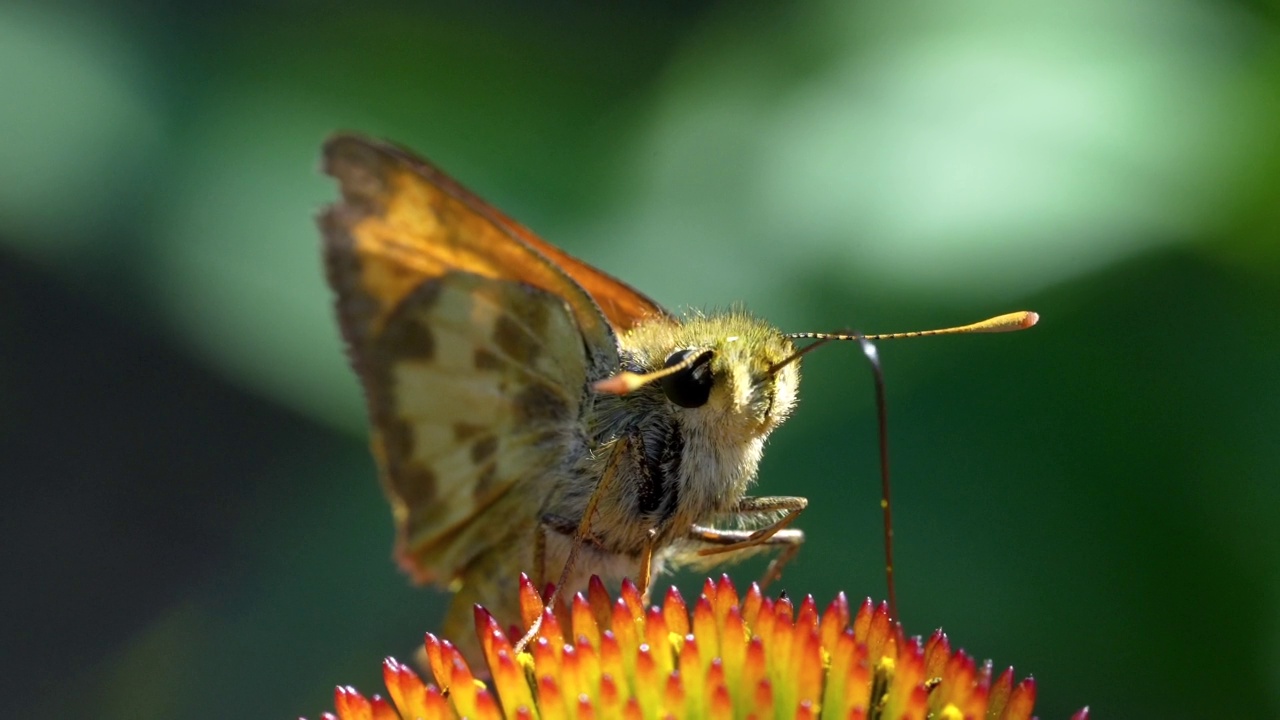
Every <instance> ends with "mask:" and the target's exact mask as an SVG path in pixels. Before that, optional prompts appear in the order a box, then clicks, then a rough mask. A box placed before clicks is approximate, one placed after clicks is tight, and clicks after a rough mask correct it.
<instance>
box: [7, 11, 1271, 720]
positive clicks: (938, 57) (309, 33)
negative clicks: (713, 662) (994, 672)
mask: <svg viewBox="0 0 1280 720" xmlns="http://www.w3.org/2000/svg"><path fill="white" fill-rule="evenodd" d="M0 98H2V100H0V178H3V181H0V477H2V478H3V481H4V501H3V511H2V513H3V514H2V515H0V517H2V518H3V524H2V525H0V544H2V546H3V547H4V552H3V558H4V564H5V570H4V576H5V577H6V578H7V580H6V581H5V586H6V588H7V589H6V590H5V591H4V592H3V593H0V596H2V597H3V600H0V602H2V603H3V605H2V606H0V623H2V624H3V625H2V627H3V635H2V636H0V662H2V663H3V665H2V666H0V696H3V697H4V698H5V706H6V707H7V708H8V709H9V711H13V712H14V714H13V715H12V716H13V717H29V718H44V717H48V718H55V717H59V718H60V717H73V716H79V717H97V718H142V717H157V718H161V717H174V718H177V717H181V718H197V719H198V718H215V717H263V718H267V717H296V716H298V715H302V714H305V715H309V716H311V717H315V716H317V715H318V714H319V713H320V712H322V711H324V710H326V709H328V708H330V707H331V706H330V702H331V692H332V688H333V686H334V685H336V684H339V683H343V684H345V683H351V684H355V685H357V686H359V687H360V688H362V689H363V690H366V691H377V690H378V689H379V688H380V669H379V661H380V659H381V658H382V657H383V656H385V655H388V654H394V655H397V656H399V657H401V658H406V659H407V658H408V657H409V656H410V655H411V653H412V651H413V648H414V647H415V646H416V644H417V643H418V642H419V641H420V638H421V634H422V632H423V631H424V630H427V629H433V628H435V626H436V623H437V622H438V620H439V617H440V615H441V613H442V610H443V606H444V602H445V598H444V596H443V595H441V594H440V593H439V592H436V591H434V590H429V589H416V588H412V587H410V586H409V585H408V584H407V582H406V580H405V579H404V578H403V577H402V576H401V575H400V574H399V573H398V571H397V570H396V568H395V567H394V565H393V563H392V562H391V560H390V547H391V539H392V530H391V523H390V518H389V513H388V511H387V508H386V506H385V504H384V503H383V500H382V498H381V495H380V492H379V490H378V487H377V483H376V482H375V479H374V472H373V467H372V463H371V461H370V459H369V457H368V455H367V451H366V447H365V425H364V417H363V409H362V405H361V400H360V397H359V393H358V391H357V386H356V383H355V380H354V378H353V377H352V375H351V374H350V372H349V371H348V369H347V368H346V366H345V364H344V360H343V356H342V353H341V351H340V348H339V343H338V338H337V333H336V331H335V327H334V323H333V321H332V318H331V315H330V300H329V294H328V292H327V289H326V287H325V286H324V284H323V281H322V276H321V271H320V261H319V254H318V238H317V234H316V232H315V229H314V225H313V218H314V217H315V215H316V213H317V211H318V210H319V208H320V207H321V206H322V204H323V203H325V202H327V201H329V200H330V199H332V198H333V196H334V189H333V187H332V186H331V184H330V183H329V182H327V180H326V179H325V178H323V177H322V176H321V175H320V174H319V173H318V170H317V154H318V149H319V146H320V143H321V142H322V140H323V139H324V138H325V136H326V135H328V134H329V133H331V132H332V131H334V130H337V129H355V130H360V131H363V132H367V133H370V134H373V135H378V136H384V137H387V138H391V139H394V140H396V141H398V142H400V143H403V144H406V145H409V146H411V147H414V148H416V149H417V150H419V151H420V152H421V153H422V154H424V155H426V156H428V157H431V158H433V159H434V160H435V161H436V162H437V163H439V164H440V165H442V166H443V167H444V168H446V169H448V170H449V171H450V172H451V173H452V174H454V175H455V176H456V177H458V178H460V179H461V180H462V181H463V182H464V183H466V184H468V185H469V186H471V187H472V188H474V189H475V190H477V191H478V192H479V193H481V194H482V195H483V196H485V197H487V198H490V199H491V200H492V201H493V202H494V203H495V204H496V205H498V206H499V207H502V208H504V209H506V210H507V211H508V212H509V213H510V214H511V215H513V216H515V217H517V218H520V219H521V220H523V221H524V222H525V223H527V224H528V225H530V226H531V227H533V228H534V229H535V230H537V231H538V232H540V233H541V234H542V235H543V236H544V237H546V238H548V239H550V240H552V241H553V242H555V243H557V244H560V245H562V246H563V247H565V248H567V249H569V250H570V251H572V252H574V253H576V254H578V255H580V256H581V257H583V258H586V259H588V260H589V261H591V262H593V263H594V264H597V265H599V266H600V267H603V268H605V269H607V270H609V271H612V272H614V273H616V274H618V275H621V276H622V277H624V278H625V279H627V280H628V281H630V282H632V283H633V284H634V285H636V286H637V287H640V288H642V289H644V290H645V291H646V292H648V293H649V294H651V295H652V296H653V297H655V298H656V299H658V300H659V301H660V302H662V303H664V304H666V305H668V306H670V307H676V308H680V307H694V308H711V307H723V306H727V305H729V304H731V303H734V302H742V303H745V304H746V305H747V306H748V307H750V308H752V309H754V310H755V311H757V312H759V313H760V314H762V315H764V316H765V317H767V318H769V319H771V320H772V321H774V322H776V323H777V324H779V325H780V326H781V327H783V328H785V329H788V330H797V331H798V330H832V329H838V328H842V327H857V328H859V329H862V330H864V331H885V330H906V329H916V328H921V327H927V326H939V325H945V324H955V323H961V322H967V321H971V320H975V319H978V318H980V317H985V316H988V315H992V314H996V313H999V312H1004V311H1007V310H1013V309H1020V308H1024V307H1025V308H1030V309H1035V310H1038V311H1039V312H1040V313H1041V314H1042V316H1043V320H1042V323H1041V325H1040V326H1039V327H1038V328H1036V329H1035V330H1033V331H1031V332H1028V333H1023V334H1018V335H1005V336H987V337H963V338H949V339H935V340H923V341H913V342H903V343H899V344H893V345H884V346H882V347H881V354H882V357H883V359H884V363H885V373H886V376H887V380H888V384H889V394H890V418H891V420H890V422H891V433H890V440H891V444H892V450H893V458H894V473H895V483H896V485H895V489H896V500H897V511H898V515H897V523H898V526H897V551H898V554H899V582H900V585H899V593H900V598H901V606H902V612H903V615H904V618H905V622H906V624H907V627H908V629H909V631H911V632H913V633H924V634H927V633H928V632H930V631H931V630H932V629H933V628H935V627H938V626H942V627H944V628H946V629H947V630H948V631H949V632H950V633H951V635H952V637H953V638H954V639H955V641H956V642H957V643H958V644H960V645H962V646H963V647H965V648H967V649H968V650H969V651H971V652H972V653H974V654H975V655H977V656H979V657H990V658H993V659H994V660H995V662H996V664H997V666H1004V665H1008V664H1014V665H1015V666H1016V667H1017V669H1018V671H1019V673H1020V674H1027V673H1030V674H1034V675H1035V677H1036V678H1037V680H1038V682H1039V684H1040V702H1039V709H1040V712H1039V714H1040V716H1041V717H1044V718H1061V717H1066V716H1067V714H1068V713H1070V712H1071V711H1073V710H1074V709H1076V708H1078V707H1080V706H1082V705H1086V704H1088V705H1091V706H1092V707H1093V708H1094V711H1095V716H1096V717H1111V718H1148V717H1149V718H1155V717H1161V718H1200V717H1280V650H1278V649H1277V648H1280V527H1278V526H1280V483H1278V482H1277V480H1278V479H1280V477H1278V476H1280V473H1278V472H1277V470H1280V440H1278V439H1277V429H1278V428H1280V402H1278V401H1280V379H1277V373H1276V368H1277V358H1278V357H1280V320H1277V313H1278V312H1280V246H1278V245H1277V239H1278V238H1280V6H1277V5H1276V4H1275V3H1274V2H1268V1H1267V0H1159V1H1157V0H1079V1H1077V2H1071V3H1062V2H1054V1H1052V0H1034V1H1030V0H1029V1H1026V2H1021V3H1006V2H1001V1H999V0H974V1H973V2H965V3H954V2H889V1H884V0H882V1H879V2H844V1H840V0H827V1H826V2H810V3H794V4H793V3H787V4H778V5H775V4H773V3H766V2H761V1H759V0H746V1H745V2H674V1H673V2H665V3H642V2H615V3H582V4H578V3H569V2H550V3H541V4H536V5H535V4H533V3H521V2H514V1H508V2H502V1H499V0H489V1H487V2H480V3H464V2H454V3H445V4H440V3H429V2H412V3H410V2H391V1H388V0H382V1H379V2H366V3H358V4H357V3H338V2H306V1H303V0H296V1H294V2H283V3H276V4H275V5H274V6H269V7H263V6H261V5H259V4H257V3H244V2H226V3H187V2H165V1H164V0H122V1H121V2H115V3H110V4H103V3H93V2H87V1H86V2H81V3H77V2H73V1H70V0H66V1H55V2H39V3H37V2H34V1H32V2H24V1H23V0H9V1H8V2H5V3H4V4H3V5H0ZM805 376H806V377H805V383H804V387H803V391H802V402H801V405H800V408H799V410H798V413H797V415H796V416H795V417H794V419H793V420H792V421H791V422H790V423H789V424H788V425H787V426H785V427H784V428H782V429H781V430H780V431H779V432H778V433H777V434H776V435H775V440H774V441H773V442H772V443H771V447H770V450H769V452H768V454H767V458H766V461H765V465H764V468H763V470H762V473H761V483H760V487H759V490H760V491H761V492H765V493H774V494H799V495H805V496H807V497H809V498H810V500H811V505H810V510H809V511H808V512H807V513H806V514H805V515H804V517H803V519H802V521H801V523H800V524H801V525H802V526H803V527H804V529H805V530H806V531H807V532H808V533H809V538H810V540H809V543H808V544H807V545H806V547H805V549H804V551H803V552H802V553H801V555H800V557H799V559H798V560H797V562H796V563H795V564H794V565H793V566H792V567H791V569H790V572H789V574H788V575H787V577H786V579H785V582H784V583H783V586H784V587H785V588H786V589H787V590H788V591H789V592H790V593H791V594H792V595H797V594H801V593H813V594H814V595H815V596H817V598H819V599H820V600H821V601H823V602H825V601H826V600H827V599H829V598H830V597H831V596H832V595H833V594H834V593H835V592H836V591H837V590H840V589H843V590H846V591H848V592H849V593H850V594H851V595H852V596H854V597H855V598H856V597H861V596H866V595H873V596H875V597H883V595H884V580H883V577H882V569H881V562H880V553H881V539H880V538H881V525H880V519H879V514H878V506H877V499H878V489H877V485H876V483H877V480H876V477H877V466H876V461H875V443H876V435H875V423H874V421H873V407H872V387H871V384H870V381H869V374H868V372H867V370H866V367H865V365H864V364H863V363H862V362H861V360H860V355H859V353H858V352H857V349H856V347H842V348H829V349H824V350H823V351H822V352H820V353H818V354H815V355H813V356H810V358H809V359H807V360H806V364H805ZM759 569H760V568H759V566H755V565H748V566H745V567H743V568H742V569H741V570H740V571H738V572H737V573H736V575H735V576H736V577H737V578H738V580H739V581H740V582H741V583H743V584H745V583H746V582H747V581H749V580H750V579H751V578H752V577H754V576H755V574H756V573H758V572H759ZM678 580H679V581H680V582H681V584H682V585H683V586H684V587H685V588H686V589H688V590H690V591H692V590H693V588H695V587H696V585H697V582H698V578H697V577H691V576H682V577H680V578H678ZM6 712H8V711H6Z"/></svg>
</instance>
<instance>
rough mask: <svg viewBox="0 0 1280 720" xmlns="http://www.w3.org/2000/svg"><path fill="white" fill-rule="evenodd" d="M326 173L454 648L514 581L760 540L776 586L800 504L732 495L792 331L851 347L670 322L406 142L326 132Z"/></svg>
mask: <svg viewBox="0 0 1280 720" xmlns="http://www.w3.org/2000/svg"><path fill="white" fill-rule="evenodd" d="M323 162H324V170H325V172H326V173H328V174H329V175H331V176H333V177H334V178H335V179H336V180H337V181H338V183H339V185H340V188H341V195H342V198H341V200H340V201H339V202H337V203H335V204H333V205H332V206H330V207H329V208H327V210H326V211H325V212H324V213H323V215H322V216H321V218H320V220H319V224H320V228H321V231H322V233H323V236H324V254H325V263H326V266H327V271H328V278H329V283H330V284H331V285H332V287H333V289H334V291H335V292H336V295H337V301H336V305H337V314H338V320H339V324H340V325H341V329H342V334H343V337H344V339H345V341H346V344H347V349H348V353H349V356H350V360H351V363H352V365H353V366H354V368H355V371H356V373H357V374H358V375H359V377H360V380H361V382H362V384H363V386H364V392H365V398H366V400H367V404H368V411H369V419H370V424H371V426H372V440H371V445H372V451H373V455H374V457H375V458H376V461H377V465H378V467H379V470H380V475H381V479H382V484H383V487H384V489H385V491H386V494H387V497H388V498H389V500H390V502H391V507H392V513H393V515H394V518H395V524H396V528H397V539H396V548H395V556H396V558H397V559H398V561H399V563H400V565H401V567H402V568H404V570H405V571H406V572H408V573H409V575H411V576H412V577H413V579H414V580H416V581H418V582H421V583H438V584H441V585H444V586H446V587H448V588H449V589H450V590H452V591H453V592H455V593H456V596H455V597H454V599H453V603H452V605H451V607H450V609H449V611H448V614H447V617H446V621H445V628H444V632H445V633H446V634H447V635H449V636H450V637H453V638H457V639H469V638H472V637H473V634H472V633H471V632H470V627H471V623H472V606H473V604H476V603H479V604H483V605H484V606H485V607H487V608H488V609H489V610H490V611H491V612H492V613H493V614H494V615H495V616H496V617H497V618H498V619H499V620H500V621H501V622H502V623H503V624H504V625H506V624H516V623H518V622H519V620H520V612H519V605H518V597H517V592H516V583H515V578H516V576H517V573H521V572H524V573H527V574H528V575H529V576H530V577H532V578H533V579H534V580H535V582H536V583H537V584H538V586H541V585H542V583H544V582H547V581H556V580H558V582H557V592H573V591H577V590H581V589H585V587H586V584H587V582H588V579H589V578H590V576H592V575H599V576H601V577H602V578H603V579H605V580H606V581H614V582H616V581H618V580H620V579H622V578H628V577H629V578H633V579H634V580H635V581H636V583H637V584H638V585H639V587H640V589H641V590H642V591H644V590H646V589H647V588H648V586H649V583H650V582H651V580H652V578H653V577H654V576H656V575H658V574H660V573H662V572H664V571H665V570H668V569H670V568H673V567H676V566H695V567H704V566H708V565H712V564H717V563H721V562H724V561H726V560H733V559H738V558H741V557H744V556H747V555H750V554H753V553H756V552H761V551H770V550H772V551H775V553H776V554H775V557H774V559H773V561H772V563H771V564H770V566H769V569H768V570H767V571H766V576H765V578H764V582H768V581H769V580H771V579H775V578H776V577H778V574H779V573H780V572H781V570H782V567H783V565H784V564H785V563H786V561H787V560H788V559H790V558H791V557H792V556H793V555H794V554H795V553H796V551H797V550H798V549H799V547H800V544H801V542H802V541H803V538H804V535H803V533H802V532H801V531H800V530H798V529H796V528H793V527H791V525H792V523H793V522H794V521H795V519H796V518H797V516H798V515H799V514H800V512H801V511H803V510H804V508H805V506H806V504H807V500H806V499H805V498H802V497H755V496H751V495H748V494H747V491H748V489H749V488H750V487H751V485H752V483H753V482H754V481H755V478H756V471H757V468H758V466H759V463H760V458H761V454H762V452H763V450H764V443H765V439H766V438H767V437H768V436H769V434H770V433H771V432H773V430H774V429H776V428H777V427H778V426H779V425H781V424H782V423H783V422H784V421H785V420H786V419H787V417H788V416H789V415H790V414H791V411H792V410H793V408H794V407H795V404H796V400H797V390H798V386H799V382H800V362H799V360H800V356H801V355H802V354H803V353H804V352H805V351H807V350H809V349H812V347H815V345H810V346H808V347H806V348H803V349H801V348H798V347H797V345H796V341H797V340H800V339H816V340H817V341H818V342H819V343H821V342H824V341H827V340H832V339H846V340H847V339H861V338H862V336H855V335H825V334H819V333H798V334H786V333H783V332H782V331H780V330H778V329H777V328H775V327H773V326H772V325H770V324H769V323H767V322H765V321H763V320H761V319H759V318H756V317H754V316H752V315H750V314H748V313H746V312H743V311H740V310H733V311H728V312H720V313H712V314H705V315H704V314H694V315H689V316H684V317H681V316H677V315H673V314H672V313H670V312H667V311H666V310H664V309H663V308H662V307H661V306H660V305H658V304H657V303H656V302H654V301H653V300H651V299H649V298H648V297H645V296H644V295H643V294H642V293H640V292H638V291H637V290H635V289H633V288H631V287H630V286H628V285H627V284H626V283H624V282H622V281H620V280H618V279H616V278H614V277H611V276H610V275H608V274H606V273H604V272H602V271H600V270H597V269H596V268H594V267H592V266H590V265H588V264H586V263H584V262H582V261H581V260H578V259H576V258H574V257H572V256H570V255H569V254H567V253H565V252H564V251H562V250H559V249H557V248H556V247H554V246H552V245H550V244H548V243H547V242H545V241H543V240H541V239H539V238H538V237H537V236H536V235H534V234H533V233H532V232H530V231H529V230H528V229H526V228H525V227H523V226H522V225H520V224H518V223H516V222H515V221H513V220H511V219H510V218H508V217H507V216H506V215H504V214H503V213H501V212H500V211H498V210H496V209H495V208H493V207H492V206H490V205H489V204H487V203H485V202H484V201H483V200H481V199H480V198H478V197H476V196H475V195H474V194H472V193H471V192H469V191H468V190H466V189H465V188H463V187H462V186H461V185H459V184H458V183H456V182H454V181H453V180H452V179H450V178H449V177H448V176H447V175H445V174H444V173H442V172H441V171H440V170H438V169H437V168H435V167H434V166H432V165H431V164H430V163H428V162H426V161H425V160H422V159H420V158H417V157H415V156H413V155H412V154H411V153H409V152H407V151H405V150H402V149H400V148H398V147H394V146H391V145H388V144H384V143H381V142H377V141H373V140H369V139H366V138H362V137H358V136H352V135H340V136H337V137H334V138H332V139H331V140H330V141H329V142H328V143H327V144H326V145H325V148H324V160H323ZM1034 322H1035V315H1034V313H1014V314H1012V315H1006V316H1001V317H1000V318H995V319H993V320H990V321H986V322H985V323H979V324H976V325H971V326H965V327H962V328H951V329H947V330H939V331H927V332H924V333H900V334H897V335H894V336H867V337H868V338H871V339H876V338H885V337H897V336H914V335H924V334H942V333H954V332H999V331H1005V330H1014V329H1020V328H1022V327H1027V326H1029V325H1031V324H1033V323H1034ZM464 642H465V640H464ZM470 650H471V652H472V653H474V652H475V649H474V648H470Z"/></svg>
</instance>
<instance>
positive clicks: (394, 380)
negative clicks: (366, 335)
mask: <svg viewBox="0 0 1280 720" xmlns="http://www.w3.org/2000/svg"><path fill="white" fill-rule="evenodd" d="M358 352H360V351H358ZM357 360H359V362H360V364H361V365H362V366H363V367H365V368H366V370H367V377H366V379H365V391H366V395H367V397H368V402H369V412H370V417H371V420H372V425H373V428H374V433H373V447H374V454H375V455H376V456H377V457H378V459H379V463H380V465H381V469H382V477H383V483H384V486H385V488H386V491H387V493H388V495H389V496H390V499H391V503H392V507H393V512H394V515H395V517H396V520H397V526H398V532H399V540H398V550H397V554H398V556H399V558H400V560H401V563H402V564H403V565H404V566H405V567H406V569H408V570H410V571H411V572H412V574H413V575H414V576H415V577H416V578H418V579H419V580H423V581H427V580H435V579H441V578H442V577H443V578H444V579H448V578H449V577H451V576H452V575H453V574H455V573H457V572H458V571H459V570H460V568H462V567H463V566H465V565H466V563H468V562H469V561H470V560H471V559H472V558H474V557H476V556H478V555H479V554H481V553H482V552H483V551H484V550H485V549H486V547H487V546H488V545H490V544H491V543H492V541H493V540H494V539H496V538H493V537H492V536H493V534H494V532H493V528H488V529H487V530H486V533H487V535H488V536H490V537H488V538H486V537H485V535H486V533H480V534H479V535H477V536H475V537H472V536H473V535H474V534H475V533H473V532H470V530H471V529H472V528H471V527H470V526H471V525H472V524H473V523H474V521H475V520H476V519H477V518H478V517H479V516H480V515H481V514H482V513H484V512H486V511H487V510H490V509H492V508H494V507H498V506H500V507H501V508H502V512H504V513H518V514H521V515H522V517H521V518H508V519H506V520H504V522H503V523H501V524H500V525H501V526H512V525H517V524H528V521H529V520H530V519H531V518H533V517H535V515H536V513H537V511H538V501H537V499H536V496H533V497H523V496H522V497H519V498H516V502H502V501H503V500H504V496H505V495H506V494H507V493H509V492H511V491H512V490H513V488H514V487H515V486H517V485H519V484H520V483H537V482H538V481H539V480H540V479H541V480H542V481H543V482H548V481H550V479H551V478H552V477H554V476H556V475H557V474H562V473H563V472H564V469H563V467H562V466H563V463H564V462H565V448H566V447H567V446H570V445H571V443H572V442H573V440H574V433H575V432H578V431H577V427H578V426H577V423H578V417H579V413H580V405H581V393H582V391H583V388H584V387H585V384H586V372H587V366H586V354H585V351H584V349H583V344H582V336H581V333H580V332H579V331H578V328H577V326H576V324H575V322H574V319H573V317H572V316H571V315H570V312H569V309H568V307H567V306H566V304H565V303H564V301H563V300H561V299H559V298H557V297H556V296H554V295H551V294H550V293H547V292H545V291H542V290H539V289H538V288H534V287H530V286H528V285H525V284H523V283H518V282H511V281H505V280H493V279H490V278H483V277H479V276H476V275H473V274H471V273H465V272H451V273H447V274H445V275H443V276H442V277H439V278H435V279H432V280H428V281H426V282H425V283H423V284H422V285H420V286H419V287H418V288H416V289H415V290H413V291H412V292H410V293H409V294H408V295H406V296H405V297H404V298H403V299H402V300H401V302H400V304H399V305H398V306H397V307H396V308H395V310H394V311H393V312H391V313H390V314H389V315H388V317H387V319H386V322H385V324H384V326H383V327H382V329H381V331H380V332H379V333H378V334H377V335H376V336H374V337H372V338H370V339H369V342H368V344H367V345H366V346H365V349H364V350H363V356H361V357H358V358H357ZM529 489H530V490H532V489H533V488H529ZM482 529H484V528H482Z"/></svg>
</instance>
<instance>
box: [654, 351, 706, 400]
mask: <svg viewBox="0 0 1280 720" xmlns="http://www.w3.org/2000/svg"><path fill="white" fill-rule="evenodd" d="M696 352H698V351H697V350H677V351H676V352H673V353H671V356H670V357H668V358H667V362H666V364H665V366H664V367H671V366H672V365H679V364H680V363H682V362H685V361H686V360H688V359H689V356H690V355H692V354H693V353H696ZM711 355H712V353H711V352H709V351H706V352H703V353H702V355H700V356H699V357H698V359H697V360H695V361H694V362H693V364H692V365H690V366H689V367H687V368H685V369H683V370H681V371H680V372H678V373H675V374H674V375H668V376H666V377H664V378H662V379H661V380H659V381H658V384H659V385H660V386H661V387H662V392H664V393H666V394H667V399H668V400H670V401H671V402H673V403H675V404H677V405H679V406H680V407H686V408H696V407H702V406H703V405H706V404H707V398H709V397H711V384H712V377H711Z"/></svg>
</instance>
